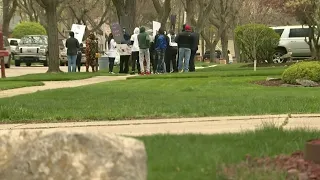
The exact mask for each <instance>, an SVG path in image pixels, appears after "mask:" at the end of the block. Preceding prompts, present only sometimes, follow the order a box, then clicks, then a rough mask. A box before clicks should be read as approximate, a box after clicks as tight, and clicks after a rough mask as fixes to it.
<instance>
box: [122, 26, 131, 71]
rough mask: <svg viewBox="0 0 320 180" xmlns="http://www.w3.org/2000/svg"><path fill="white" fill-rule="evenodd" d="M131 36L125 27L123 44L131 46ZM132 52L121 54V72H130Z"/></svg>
mask: <svg viewBox="0 0 320 180" xmlns="http://www.w3.org/2000/svg"><path fill="white" fill-rule="evenodd" d="M130 38H131V36H130V35H129V34H128V33H127V31H126V29H125V28H123V40H122V42H121V44H125V45H127V46H129V45H130V44H131V41H130ZM130 56H131V53H129V54H128V53H127V52H126V54H120V71H119V73H124V74H128V73H129V60H130Z"/></svg>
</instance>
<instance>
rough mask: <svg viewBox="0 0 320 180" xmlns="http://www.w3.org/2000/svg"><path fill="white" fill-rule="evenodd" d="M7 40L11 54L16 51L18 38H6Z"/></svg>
mask: <svg viewBox="0 0 320 180" xmlns="http://www.w3.org/2000/svg"><path fill="white" fill-rule="evenodd" d="M8 41H9V44H10V50H11V54H12V56H13V55H14V54H15V53H16V49H17V46H18V45H19V42H20V39H16V38H8ZM13 59H14V58H13Z"/></svg>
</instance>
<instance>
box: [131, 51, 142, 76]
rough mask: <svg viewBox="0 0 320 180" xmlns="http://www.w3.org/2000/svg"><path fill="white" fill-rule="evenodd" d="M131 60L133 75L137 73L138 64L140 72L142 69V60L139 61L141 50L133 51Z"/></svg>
mask: <svg viewBox="0 0 320 180" xmlns="http://www.w3.org/2000/svg"><path fill="white" fill-rule="evenodd" d="M131 61H132V67H131V68H132V69H131V70H132V72H131V74H132V75H133V74H135V71H136V65H137V69H138V73H139V74H140V73H141V70H140V62H139V51H135V52H132V55H131Z"/></svg>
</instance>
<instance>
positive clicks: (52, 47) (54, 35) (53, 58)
mask: <svg viewBox="0 0 320 180" xmlns="http://www.w3.org/2000/svg"><path fill="white" fill-rule="evenodd" d="M50 4H51V5H52V6H47V8H46V16H47V23H48V27H50V28H48V29H47V33H48V43H49V46H48V48H49V69H48V71H47V72H50V73H52V72H62V71H61V70H60V62H59V46H58V44H59V40H58V27H57V11H56V9H57V4H56V2H52V3H50Z"/></svg>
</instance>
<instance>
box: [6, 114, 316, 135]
mask: <svg viewBox="0 0 320 180" xmlns="http://www.w3.org/2000/svg"><path fill="white" fill-rule="evenodd" d="M287 117H288V115H273V116H271V115H265V116H238V117H236V116H232V117H203V118H181V119H157V120H128V121H101V122H74V123H47V124H5V125H0V135H1V134H5V133H8V132H9V131H10V132H11V133H12V135H14V136H16V135H18V134H19V133H20V132H21V131H27V132H31V131H42V132H43V133H51V132H57V131H68V132H88V133H107V134H108V133H111V134H118V135H129V136H142V135H153V134H186V133H188V134H217V133H235V132H241V131H244V130H254V129H256V128H259V127H262V125H263V124H265V123H273V124H277V125H280V124H282V123H283V122H284V121H285V119H286V118H287ZM285 128H287V129H290V128H316V129H320V114H313V115H309V114H305V115H291V118H290V119H289V123H288V124H287V125H286V126H285Z"/></svg>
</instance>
